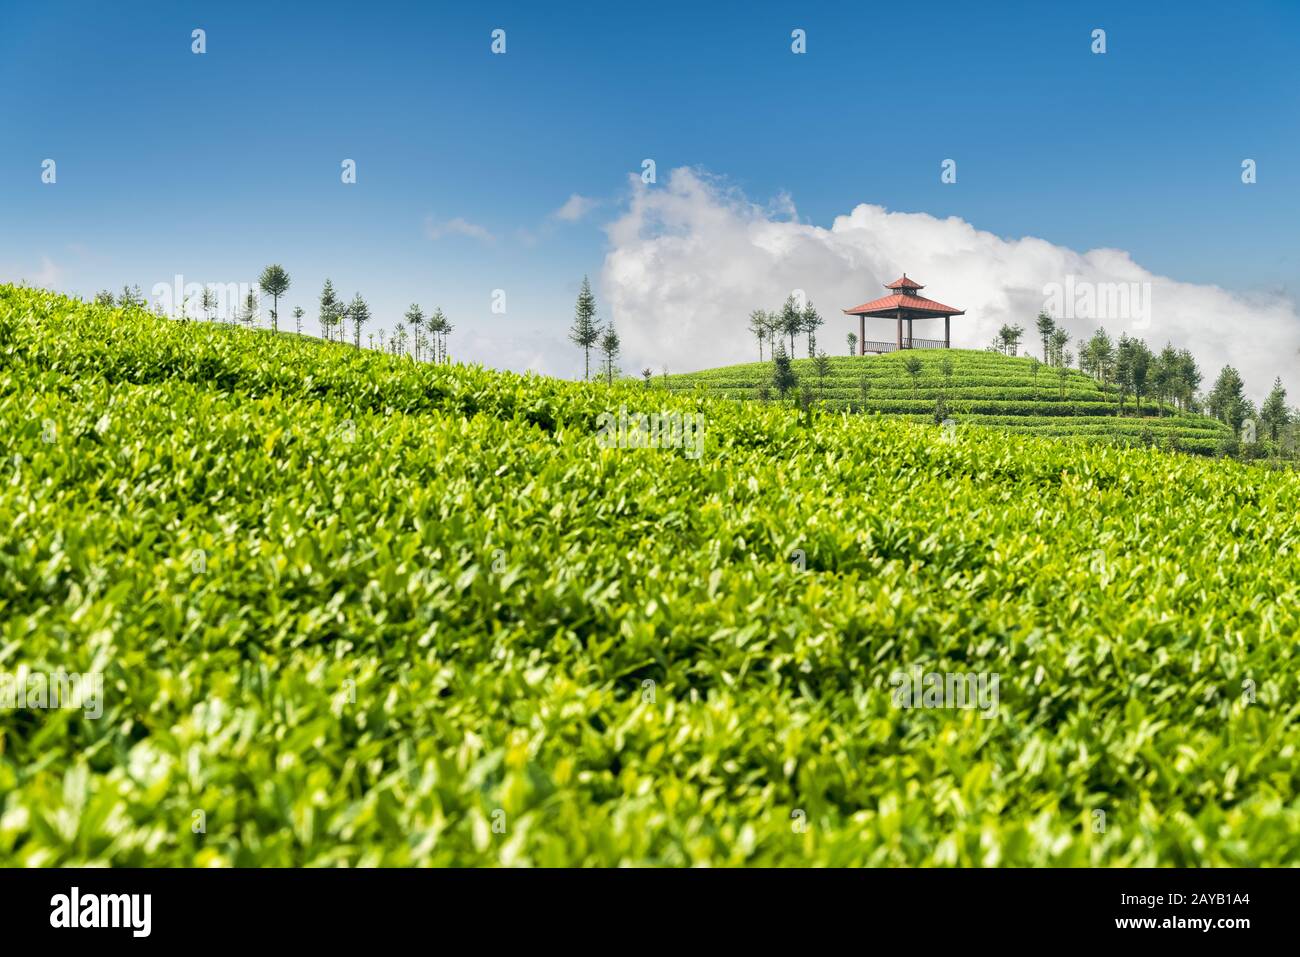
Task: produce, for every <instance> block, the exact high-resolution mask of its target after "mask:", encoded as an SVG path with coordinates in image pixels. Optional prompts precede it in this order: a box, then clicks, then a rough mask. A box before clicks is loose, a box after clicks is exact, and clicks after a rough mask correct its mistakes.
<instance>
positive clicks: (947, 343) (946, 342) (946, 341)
mask: <svg viewBox="0 0 1300 957" xmlns="http://www.w3.org/2000/svg"><path fill="white" fill-rule="evenodd" d="M950 322H952V317H951V316H944V317H943V347H944V348H945V349H951V348H952V338H951V336H950V335H949V334H948V324H949V323H950Z"/></svg>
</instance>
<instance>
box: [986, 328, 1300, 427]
mask: <svg viewBox="0 0 1300 957" xmlns="http://www.w3.org/2000/svg"><path fill="white" fill-rule="evenodd" d="M1035 331H1036V332H1037V333H1038V338H1039V341H1040V342H1041V343H1042V347H1043V359H1042V361H1043V362H1044V363H1045V364H1047V365H1049V366H1059V367H1061V368H1062V369H1065V368H1068V367H1069V366H1071V365H1073V364H1074V362H1075V355H1074V354H1073V353H1071V352H1070V351H1069V348H1068V346H1069V343H1070V334H1069V332H1068V331H1067V330H1066V329H1065V328H1064V327H1063V326H1062V325H1061V324H1060V323H1059V322H1058V321H1057V320H1056V319H1054V318H1053V317H1052V316H1050V315H1048V314H1047V313H1046V312H1040V313H1039V314H1038V317H1037V319H1036V320H1035ZM1023 336H1024V329H1022V328H1021V327H1020V326H1013V325H1004V326H1003V327H1002V328H1001V329H999V330H998V333H997V335H996V336H995V337H994V341H993V345H992V346H990V348H991V349H994V350H995V351H998V352H1005V353H1006V354H1008V355H1015V354H1016V351H1017V349H1018V348H1019V346H1020V342H1021V339H1022V338H1023ZM1035 362H1037V359H1036V358H1035ZM1078 368H1079V370H1080V371H1081V372H1084V373H1086V374H1087V375H1090V376H1092V377H1093V378H1094V379H1096V380H1098V381H1099V382H1101V383H1102V384H1104V385H1106V386H1108V387H1111V388H1113V389H1114V390H1115V393H1116V403H1117V407H1118V408H1117V414H1122V413H1123V411H1124V408H1125V403H1126V401H1127V399H1128V397H1129V396H1132V397H1133V399H1134V411H1135V413H1136V414H1137V415H1141V414H1142V400H1143V399H1144V398H1151V399H1154V400H1155V402H1156V408H1157V414H1161V413H1163V409H1164V407H1166V406H1172V407H1174V408H1175V409H1179V410H1181V411H1184V412H1197V413H1201V414H1204V415H1209V416H1211V417H1212V418H1215V419H1218V420H1219V421H1220V422H1223V423H1225V424H1227V425H1228V426H1230V427H1231V428H1232V431H1233V434H1234V435H1236V436H1242V435H1243V434H1245V435H1246V436H1247V438H1246V443H1247V444H1251V443H1254V442H1256V441H1257V440H1259V439H1267V440H1268V441H1270V442H1273V443H1275V444H1278V445H1281V444H1287V443H1289V444H1290V445H1292V446H1294V445H1295V444H1296V441H1295V439H1296V436H1295V432H1296V428H1297V426H1298V425H1300V410H1297V409H1294V408H1291V407H1290V406H1288V405H1287V392H1286V389H1285V388H1284V387H1283V386H1282V380H1281V378H1280V377H1279V378H1277V379H1275V380H1274V382H1273V387H1272V389H1271V390H1270V391H1269V393H1268V396H1267V398H1265V400H1264V402H1263V404H1262V405H1260V406H1259V407H1258V408H1256V406H1255V404H1254V402H1252V401H1251V400H1250V399H1248V398H1247V397H1246V394H1245V383H1244V382H1243V380H1242V378H1241V374H1240V373H1238V372H1237V370H1236V369H1234V368H1233V367H1232V366H1224V368H1223V370H1222V371H1221V372H1220V373H1219V375H1218V378H1216V379H1215V381H1214V384H1213V386H1211V388H1210V390H1209V392H1207V393H1205V394H1204V395H1201V394H1200V393H1199V392H1198V390H1199V389H1200V388H1201V383H1202V381H1203V374H1202V372H1201V369H1200V367H1199V366H1198V365H1197V363H1196V359H1195V358H1194V357H1193V356H1192V354H1191V352H1189V351H1188V350H1186V349H1175V348H1174V346H1173V345H1172V344H1171V343H1166V344H1165V347H1164V348H1163V349H1161V350H1160V351H1159V352H1153V351H1152V349H1151V348H1150V347H1149V346H1148V345H1147V344H1146V342H1144V341H1143V340H1142V339H1139V338H1135V337H1130V336H1127V335H1121V336H1120V337H1119V341H1118V342H1115V341H1114V340H1112V339H1111V337H1110V335H1109V334H1108V333H1107V332H1106V330H1105V329H1104V328H1099V329H1098V330H1097V331H1096V332H1094V333H1093V334H1092V337H1091V338H1089V339H1080V340H1078ZM1252 433H1253V434H1252Z"/></svg>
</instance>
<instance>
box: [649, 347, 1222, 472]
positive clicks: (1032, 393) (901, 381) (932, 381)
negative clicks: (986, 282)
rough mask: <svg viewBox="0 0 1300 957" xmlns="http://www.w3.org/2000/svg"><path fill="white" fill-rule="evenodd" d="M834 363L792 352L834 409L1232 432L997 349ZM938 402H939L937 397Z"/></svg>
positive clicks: (1203, 437) (752, 387)
mask: <svg viewBox="0 0 1300 957" xmlns="http://www.w3.org/2000/svg"><path fill="white" fill-rule="evenodd" d="M909 357H914V358H915V359H916V360H917V361H919V362H920V364H921V370H920V372H919V374H918V375H917V376H916V377H915V379H914V378H913V377H912V375H911V374H910V373H909V372H908V371H907V370H906V368H905V366H904V363H905V362H906V361H907V359H908V358H909ZM945 360H946V361H947V362H948V363H950V364H951V368H952V372H951V375H947V374H945V372H944V362H945ZM828 362H829V366H830V369H829V374H828V375H827V376H826V378H825V380H824V381H823V380H822V379H821V378H820V377H819V376H818V375H817V371H816V368H815V363H814V360H812V359H796V360H794V361H793V362H792V363H791V366H792V368H793V370H794V372H795V375H796V376H798V379H799V383H800V386H805V385H806V386H808V387H809V388H810V389H811V390H812V393H813V396H814V397H815V399H816V400H817V401H818V402H819V403H821V404H823V405H825V406H827V407H829V408H832V409H851V410H853V411H860V412H869V413H878V414H881V415H889V416H894V417H898V418H902V419H905V420H909V421H914V422H933V421H935V415H936V410H939V411H940V412H941V413H942V414H941V415H940V418H947V419H951V420H952V421H954V422H956V423H958V424H961V425H983V426H992V427H996V428H998V429H1001V430H1002V431H1005V432H1014V433H1023V434H1031V435H1042V436H1078V437H1083V438H1087V439H1090V440H1093V441H1102V442H1110V443H1116V444H1130V445H1154V446H1158V447H1162V448H1168V449H1178V450H1181V451H1185V452H1196V453H1200V454H1214V453H1216V452H1217V451H1219V449H1220V448H1221V447H1222V445H1223V443H1224V442H1225V441H1226V440H1228V439H1230V438H1231V435H1232V433H1231V430H1230V429H1229V428H1228V426H1226V425H1224V424H1223V423H1222V422H1219V421H1217V420H1216V419H1211V418H1209V417H1207V416H1203V415H1197V414H1194V413H1187V412H1181V411H1178V410H1177V409H1175V408H1173V407H1171V406H1169V405H1167V404H1164V403H1158V402H1157V401H1156V400H1155V399H1153V398H1152V397H1150V396H1148V397H1145V398H1144V399H1143V409H1142V412H1143V415H1141V416H1138V415H1137V414H1136V412H1137V407H1136V402H1135V400H1134V398H1133V396H1128V397H1127V398H1126V400H1125V404H1124V410H1123V411H1124V415H1122V416H1119V415H1117V413H1118V412H1119V411H1120V406H1119V396H1118V395H1117V394H1116V392H1115V390H1114V389H1113V388H1110V387H1106V386H1103V385H1102V383H1100V382H1098V381H1097V380H1096V379H1094V378H1092V377H1091V376H1087V375H1084V374H1083V373H1082V372H1080V371H1079V370H1077V369H1073V368H1069V367H1060V366H1047V365H1043V364H1041V363H1038V362H1036V361H1034V360H1031V359H1027V358H1019V357H1013V356H1005V355H1002V354H1000V353H996V352H976V351H971V350H964V349H948V350H944V349H917V350H912V351H904V352H893V353H888V354H886V355H879V356H832V357H828ZM771 380H772V363H771V362H770V361H768V362H751V363H746V364H743V365H734V366H724V367H721V368H717V369H709V370H706V371H703V372H692V373H685V374H678V375H669V376H667V377H662V378H661V379H659V380H658V382H659V383H661V386H662V387H663V388H666V389H668V390H671V391H680V392H688V393H695V392H701V393H703V394H706V395H711V396H716V397H720V398H728V399H747V400H752V399H756V398H758V397H759V395H760V389H761V388H762V387H763V386H766V385H769V384H770V382H771ZM940 400H943V402H944V405H943V406H942V407H940V406H939V405H938V404H937V403H938V402H939V401H940Z"/></svg>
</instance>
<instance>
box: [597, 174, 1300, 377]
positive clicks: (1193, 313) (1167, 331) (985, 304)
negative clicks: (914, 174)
mask: <svg viewBox="0 0 1300 957" xmlns="http://www.w3.org/2000/svg"><path fill="white" fill-rule="evenodd" d="M630 182H631V184H632V195H631V198H630V201H629V204H628V207H627V209H626V210H625V212H624V213H623V214H622V215H621V216H619V217H618V218H617V219H616V220H615V221H614V222H612V223H610V224H609V225H608V226H607V227H606V232H607V234H608V237H609V242H610V249H609V252H608V254H607V256H606V259H605V264H604V270H603V273H602V277H601V278H602V283H601V285H602V291H603V295H604V298H605V302H606V304H607V305H608V307H609V313H608V314H609V315H611V316H612V318H613V320H614V322H615V325H616V326H617V328H618V331H619V335H620V336H621V337H622V342H623V361H622V365H623V367H624V368H625V369H639V368H641V367H642V366H646V365H648V366H651V367H653V368H655V369H659V368H661V367H664V366H667V367H668V369H669V371H672V372H687V371H691V370H695V369H703V368H708V367H711V366H717V365H725V364H729V363H735V362H752V361H754V360H756V359H757V358H758V347H757V343H755V341H754V338H753V337H752V336H751V335H749V333H748V332H747V331H746V327H747V325H748V316H749V313H750V312H751V310H754V309H775V308H778V307H779V306H780V304H781V303H782V301H784V299H785V297H786V296H787V295H789V294H790V293H791V292H792V291H794V290H796V289H801V290H803V291H804V292H805V294H806V295H807V296H808V297H809V298H810V299H812V300H813V302H814V303H815V304H816V306H817V309H818V311H819V312H820V313H821V315H822V318H823V319H824V320H825V324H824V325H823V326H822V328H821V330H820V332H819V335H818V345H819V346H820V347H821V348H823V349H825V350H826V351H827V352H828V353H830V354H832V355H843V354H845V353H846V352H847V348H848V347H847V345H846V343H845V336H846V334H847V333H849V332H850V331H852V332H854V333H856V332H857V328H858V323H857V320H856V318H853V319H851V318H850V317H848V316H844V315H843V314H842V313H841V310H842V309H844V308H847V307H850V306H854V305H857V304H859V303H862V302H866V301H868V300H871V299H876V298H878V297H879V296H882V295H885V294H886V292H887V291H886V290H885V289H883V288H881V284H882V283H885V282H889V281H890V280H892V279H895V278H896V277H898V276H899V275H900V274H901V273H903V272H906V273H907V274H908V276H910V277H912V278H914V279H916V280H917V281H918V282H922V283H925V284H926V286H927V288H926V289H925V291H924V292H923V293H922V295H926V296H931V297H933V298H935V299H937V300H939V301H940V302H944V303H947V304H949V305H952V306H955V307H956V308H959V309H965V311H966V315H965V316H958V317H955V318H954V319H953V320H952V339H953V346H954V348H968V349H982V348H984V347H985V346H986V345H988V344H989V342H990V341H991V340H992V338H993V335H994V333H995V332H996V331H997V329H998V328H999V327H1000V326H1001V325H1002V324H1004V323H1011V324H1018V325H1021V326H1023V327H1025V329H1026V330H1027V334H1026V338H1025V340H1024V343H1023V344H1022V349H1025V348H1028V349H1030V350H1036V348H1037V347H1036V337H1035V335H1034V334H1032V329H1033V322H1034V317H1035V316H1036V315H1037V314H1038V311H1039V310H1040V309H1042V308H1044V305H1045V304H1046V303H1047V300H1048V290H1050V289H1051V288H1052V285H1053V284H1057V288H1058V289H1059V288H1062V287H1064V288H1068V289H1076V290H1078V289H1089V288H1094V287H1095V288H1097V289H1099V290H1101V289H1105V288H1106V286H1104V285H1103V284H1117V283H1123V284H1136V285H1132V286H1126V287H1125V288H1126V289H1131V290H1132V291H1133V293H1134V296H1135V297H1137V298H1135V299H1134V301H1133V304H1131V305H1130V306H1129V307H1128V308H1127V309H1121V310H1116V309H1114V303H1113V301H1112V303H1111V308H1110V309H1109V311H1108V309H1107V306H1106V304H1105V302H1104V298H1105V297H1104V296H1103V295H1101V294H1100V293H1099V295H1098V301H1097V302H1096V303H1095V304H1094V305H1092V306H1088V305H1087V304H1086V303H1085V302H1083V301H1082V300H1078V305H1079V306H1080V307H1081V308H1078V309H1076V310H1073V311H1074V312H1075V316H1076V317H1075V318H1066V319H1065V320H1064V322H1065V325H1066V328H1067V329H1069V331H1070V333H1071V335H1072V337H1073V338H1074V339H1076V340H1077V339H1078V338H1081V337H1085V336H1088V335H1091V334H1092V332H1093V331H1094V330H1095V329H1096V328H1097V327H1098V326H1099V325H1100V326H1105V327H1106V329H1107V331H1108V332H1109V333H1110V334H1111V336H1112V337H1113V338H1116V339H1117V338H1118V337H1119V335H1120V333H1127V334H1129V335H1131V336H1139V337H1141V338H1143V339H1145V340H1146V341H1147V343H1148V344H1149V345H1150V346H1151V347H1152V348H1153V349H1155V350H1159V349H1160V348H1161V347H1162V346H1163V345H1164V344H1165V342H1166V341H1168V342H1172V343H1173V345H1174V346H1175V347H1176V348H1186V349H1189V350H1190V351H1191V352H1192V354H1193V355H1194V356H1196V359H1197V361H1198V362H1199V363H1200V365H1201V368H1202V372H1203V373H1204V376H1205V382H1204V383H1203V387H1204V388H1208V387H1209V385H1210V384H1212V382H1213V379H1214V377H1215V376H1216V375H1217V374H1218V372H1219V370H1220V368H1221V367H1222V366H1223V365H1224V364H1231V365H1233V366H1235V367H1236V368H1237V369H1238V371H1240V372H1241V373H1242V375H1243V377H1244V378H1245V380H1246V385H1247V390H1248V392H1249V394H1250V395H1251V396H1252V397H1253V398H1255V399H1256V401H1259V400H1260V399H1261V398H1262V397H1263V395H1264V394H1265V393H1266V392H1267V391H1268V389H1269V387H1270V386H1271V385H1272V383H1273V379H1274V378H1275V377H1277V376H1281V377H1282V381H1283V384H1284V385H1285V386H1286V387H1287V389H1288V391H1289V392H1290V396H1289V398H1290V399H1291V401H1292V402H1295V401H1296V400H1297V399H1300V355H1298V354H1300V312H1298V311H1297V304H1296V303H1295V302H1294V301H1292V300H1291V299H1289V298H1287V297H1285V296H1280V295H1275V294H1264V293H1260V294H1250V293H1241V292H1229V291H1227V290H1224V289H1222V288H1220V287H1218V286H1213V285H1202V284H1197V283H1188V282H1179V281H1177V280H1174V279H1170V278H1168V277H1165V276H1158V275H1156V274H1154V273H1152V272H1150V271H1148V270H1146V269H1144V268H1142V267H1141V266H1140V265H1138V264H1137V263H1135V262H1134V261H1133V260H1132V258H1131V257H1130V256H1129V254H1128V253H1126V252H1124V251H1123V250H1118V249H1093V250H1089V251H1087V252H1077V251H1075V250H1073V249H1069V248H1067V247H1064V246H1058V245H1055V244H1053V243H1050V242H1047V241H1046V240H1043V239H1037V238H1034V237H1025V238H1020V239H1003V238H1002V237H999V236H995V235H994V234H992V233H989V232H984V231H982V230H979V229H976V228H975V227H974V226H972V225H971V224H970V223H967V222H965V221H964V220H962V219H959V218H957V217H949V218H947V219H937V218H935V217H934V216H931V215H929V214H926V213H902V212H890V211H889V210H887V209H885V208H883V207H881V206H874V205H870V204H867V203H863V204H860V205H858V206H856V207H854V209H853V210H852V211H851V212H849V213H848V214H847V215H842V216H837V217H836V218H835V220H834V222H833V223H832V224H831V226H830V228H829V229H827V228H823V227H820V226H813V225H809V224H807V223H801V222H799V220H798V215H797V212H796V210H795V208H794V204H793V202H792V201H791V200H790V198H789V197H787V196H784V195H783V196H781V197H779V198H778V200H777V201H776V202H775V203H774V204H772V205H771V206H760V205H758V204H755V203H753V202H751V201H749V200H748V199H746V198H745V197H744V196H743V195H742V194H740V193H739V192H738V191H736V190H735V189H733V188H730V187H728V186H726V185H725V184H723V183H721V182H719V181H718V180H716V179H714V178H712V177H710V176H708V175H707V174H705V173H702V172H700V171H697V170H691V169H677V170H674V171H673V172H672V173H671V175H670V176H669V178H668V180H667V182H666V183H664V184H662V185H658V186H654V185H652V186H646V185H643V184H642V183H641V181H640V178H639V177H636V176H633V177H630ZM1110 288H1114V287H1113V286H1112V287H1110ZM1141 297H1145V308H1144V307H1143V306H1142V298H1141ZM1116 312H1119V313H1120V314H1119V315H1118V316H1116V315H1115V313H1116ZM1059 315H1060V313H1058V316H1059ZM915 335H917V336H922V337H929V336H935V337H937V338H942V335H943V325H942V321H941V320H931V321H930V322H929V323H917V325H916V328H915ZM893 336H894V328H893V325H892V324H891V323H890V322H889V321H888V320H881V319H877V320H875V321H874V322H873V321H872V320H868V321H867V337H868V338H870V339H885V340H889V339H892V338H893ZM799 348H800V349H802V348H803V343H802V340H801V341H800V343H799ZM1071 348H1077V347H1076V346H1075V345H1074V344H1072V346H1071Z"/></svg>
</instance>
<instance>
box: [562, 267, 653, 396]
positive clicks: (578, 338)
mask: <svg viewBox="0 0 1300 957" xmlns="http://www.w3.org/2000/svg"><path fill="white" fill-rule="evenodd" d="M569 341H570V342H572V343H573V344H574V345H576V346H578V347H579V348H580V349H582V359H583V373H582V377H583V378H584V379H590V378H591V350H592V349H593V348H598V349H599V351H600V355H601V361H602V363H603V364H604V374H605V380H606V381H607V382H608V383H610V384H613V382H614V376H615V375H616V374H617V369H616V367H615V365H614V360H615V359H617V358H618V355H619V349H620V347H621V343H620V342H619V338H618V333H617V332H615V331H614V323H613V322H610V323H608V324H606V325H605V326H604V327H603V328H602V327H601V325H600V323H599V322H598V321H597V320H596V295H595V293H593V292H592V291H591V282H590V281H589V280H588V279H587V277H586V276H583V277H582V288H581V289H580V290H579V291H578V301H577V303H576V304H575V306H574V310H573V326H572V327H571V328H570V329H569ZM649 372H650V370H649V369H645V370H643V371H642V373H641V374H642V375H643V376H644V377H645V379H646V382H647V383H649V381H650V376H649Z"/></svg>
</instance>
